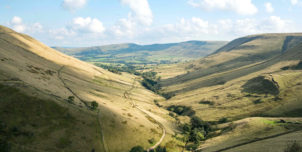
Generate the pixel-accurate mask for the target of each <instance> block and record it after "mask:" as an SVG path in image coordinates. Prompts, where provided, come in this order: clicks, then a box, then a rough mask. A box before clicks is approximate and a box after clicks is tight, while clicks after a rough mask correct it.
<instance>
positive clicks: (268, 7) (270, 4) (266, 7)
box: [265, 2, 274, 13]
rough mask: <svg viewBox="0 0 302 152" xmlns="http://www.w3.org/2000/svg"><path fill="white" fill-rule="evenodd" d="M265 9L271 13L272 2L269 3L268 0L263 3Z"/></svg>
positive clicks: (272, 10) (272, 9)
mask: <svg viewBox="0 0 302 152" xmlns="http://www.w3.org/2000/svg"><path fill="white" fill-rule="evenodd" d="M265 10H266V12H268V13H273V12H274V8H273V5H272V3H269V2H268V3H265Z"/></svg>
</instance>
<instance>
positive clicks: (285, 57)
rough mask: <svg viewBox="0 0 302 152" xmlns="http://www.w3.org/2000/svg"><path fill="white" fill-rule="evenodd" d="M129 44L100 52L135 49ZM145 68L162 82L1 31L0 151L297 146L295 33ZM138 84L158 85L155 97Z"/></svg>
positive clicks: (301, 92) (299, 44)
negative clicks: (168, 95)
mask: <svg viewBox="0 0 302 152" xmlns="http://www.w3.org/2000/svg"><path fill="white" fill-rule="evenodd" d="M184 43H192V42H184ZM194 43H197V42H194ZM198 43H199V42H198ZM128 45H129V44H125V45H115V46H106V47H107V52H115V51H116V52H117V53H118V54H120V53H122V54H123V53H126V54H127V53H129V52H132V53H134V52H136V51H138V50H141V49H140V47H142V46H134V48H132V49H133V50H132V49H130V48H129V46H128ZM169 45H172V44H167V45H163V46H161V45H160V46H157V45H156V47H154V46H152V47H150V48H149V49H151V48H152V49H154V50H153V51H150V52H160V51H158V50H160V49H163V48H166V47H167V48H169V47H171V46H169ZM173 45H174V44H173ZM175 45H176V44H175ZM186 45H187V44H186ZM190 45H191V44H190ZM106 47H105V48H106ZM173 47H174V46H173ZM173 47H172V48H173ZM105 48H102V52H103V51H104V50H106V49H105ZM112 48H114V49H112ZM123 48H127V49H124V50H123ZM135 48H139V49H135ZM176 48H178V47H176ZM174 49H175V48H174ZM113 50H115V51H113ZM118 50H119V51H120V52H119V51H118ZM156 50H157V51H156ZM167 50H169V49H167ZM171 50H172V49H171ZM64 51H67V52H69V51H71V50H69V49H66V50H63V52H64ZM123 51H125V52H123ZM72 52H73V53H74V54H80V53H81V52H82V48H81V49H78V50H76V51H75V50H72ZM84 52H85V51H84ZM88 52H89V51H88ZM105 52H106V51H105ZM138 52H140V51H138ZM179 52H182V50H181V49H180V50H179ZM185 52H186V51H185ZM185 52H182V53H185ZM65 53H66V52H65ZM86 53H87V52H86ZM90 53H91V56H94V55H92V54H99V53H100V52H99V51H91V52H90ZM180 54H181V53H180ZM193 54H194V53H193ZM83 55H84V56H86V55H85V53H84V54H83ZM153 55H154V54H153ZM75 56H76V55H75ZM153 71H155V72H157V74H158V76H161V79H156V80H151V79H146V77H144V75H143V76H142V77H141V76H136V75H131V74H128V73H120V74H115V73H111V72H109V71H108V70H105V69H102V68H100V67H96V66H94V65H93V64H89V63H87V62H83V61H81V60H78V59H76V58H73V57H70V56H68V55H65V54H63V53H61V52H58V51H56V50H55V49H52V48H49V47H47V46H46V45H44V44H42V43H41V42H39V41H37V40H35V39H33V38H31V37H29V36H27V35H24V34H21V33H17V32H15V31H13V30H11V29H9V28H6V27H4V26H0V148H1V149H6V150H7V149H10V151H27V152H36V151H43V152H44V151H72V152H74V151H75V152H76V151H79V152H82V151H92V152H93V151H96V152H121V151H123V152H124V151H125V152H127V151H129V150H130V149H131V148H132V147H135V146H142V147H143V148H144V149H145V150H152V149H155V148H156V147H157V148H158V147H161V146H162V147H165V149H166V150H167V151H168V152H178V151H179V152H180V151H192V149H196V151H206V152H213V151H232V152H233V151H235V152H236V151H259V150H263V151H274V152H275V151H280V152H283V150H284V148H285V147H286V146H287V145H288V142H290V141H291V140H296V141H297V142H298V143H302V138H301V128H302V112H301V109H302V108H301V107H302V102H301V101H302V79H301V77H302V34H299V33H293V34H290V33H289V34H261V35H252V36H247V37H243V38H239V39H236V40H234V41H232V42H230V43H228V44H226V45H224V46H223V47H221V48H220V49H218V50H216V51H213V53H212V54H211V55H209V56H206V57H204V58H201V59H197V60H194V61H189V62H183V63H178V64H171V65H169V64H165V65H159V66H158V67H155V68H154V70H153ZM157 81H158V82H157ZM143 82H148V83H150V84H151V83H154V84H156V85H158V84H157V83H159V84H160V86H161V88H160V90H157V91H158V92H157V93H158V94H156V93H154V92H152V91H150V90H147V89H146V88H145V87H144V86H143V84H144V83H143ZM153 91H154V90H153ZM155 92H156V91H155ZM163 93H171V94H174V96H172V98H170V99H167V100H166V99H164V98H163V97H162V96H160V95H159V94H161V95H163ZM168 110H169V111H168ZM197 138H198V140H200V141H198V142H197V143H196V141H197V140H196V139H197Z"/></svg>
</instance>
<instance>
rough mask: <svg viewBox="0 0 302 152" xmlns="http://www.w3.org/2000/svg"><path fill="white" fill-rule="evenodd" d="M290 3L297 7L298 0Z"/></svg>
mask: <svg viewBox="0 0 302 152" xmlns="http://www.w3.org/2000/svg"><path fill="white" fill-rule="evenodd" d="M290 2H291V4H292V5H297V4H298V3H299V1H298V0H291V1H290Z"/></svg>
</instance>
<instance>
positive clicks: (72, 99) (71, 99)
mask: <svg viewBox="0 0 302 152" xmlns="http://www.w3.org/2000/svg"><path fill="white" fill-rule="evenodd" d="M67 102H68V103H70V104H73V103H74V96H69V97H68V98H67Z"/></svg>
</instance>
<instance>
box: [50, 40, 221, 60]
mask: <svg viewBox="0 0 302 152" xmlns="http://www.w3.org/2000/svg"><path fill="white" fill-rule="evenodd" d="M226 43H227V42H225V41H187V42H181V43H168V44H152V45H138V44H133V43H129V44H113V45H105V46H96V47H87V48H62V47H53V48H54V49H56V50H59V51H61V52H63V53H65V54H68V55H71V56H74V57H76V58H79V59H81V60H83V61H88V62H103V63H104V62H105V63H127V64H158V63H161V64H163V63H165V64H166V63H174V62H179V61H185V60H192V59H197V58H200V57H204V56H207V55H208V54H211V53H213V52H214V51H215V50H216V49H218V48H219V47H221V46H223V45H224V44H226Z"/></svg>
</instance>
